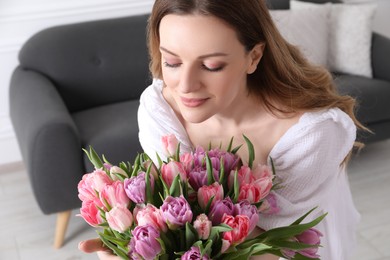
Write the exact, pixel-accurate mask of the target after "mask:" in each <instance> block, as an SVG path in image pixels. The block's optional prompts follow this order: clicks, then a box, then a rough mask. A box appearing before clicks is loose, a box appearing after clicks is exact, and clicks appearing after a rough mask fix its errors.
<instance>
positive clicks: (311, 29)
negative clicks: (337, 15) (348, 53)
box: [270, 5, 331, 67]
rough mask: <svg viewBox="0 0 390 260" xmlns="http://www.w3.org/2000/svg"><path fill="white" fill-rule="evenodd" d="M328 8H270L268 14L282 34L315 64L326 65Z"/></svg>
mask: <svg viewBox="0 0 390 260" xmlns="http://www.w3.org/2000/svg"><path fill="white" fill-rule="evenodd" d="M330 9H331V7H330V5H328V8H314V9H312V10H311V9H299V10H271V11H270V14H271V16H272V19H273V21H274V22H275V24H276V27H277V28H278V30H279V31H280V33H281V34H282V36H283V37H284V38H285V39H286V40H287V41H288V42H289V43H291V44H293V45H295V46H297V47H298V48H299V49H300V50H301V51H302V52H303V54H304V55H305V57H306V58H307V59H308V60H309V61H311V62H312V63H314V64H316V65H322V66H324V67H326V66H327V60H328V38H329V37H328V35H329V26H328V16H329V13H330Z"/></svg>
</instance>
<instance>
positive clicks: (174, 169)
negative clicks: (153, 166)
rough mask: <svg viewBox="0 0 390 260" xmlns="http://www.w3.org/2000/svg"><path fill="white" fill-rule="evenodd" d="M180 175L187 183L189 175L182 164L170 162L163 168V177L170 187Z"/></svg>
mask: <svg viewBox="0 0 390 260" xmlns="http://www.w3.org/2000/svg"><path fill="white" fill-rule="evenodd" d="M177 175H180V179H181V180H182V181H186V179H187V173H186V171H185V169H184V167H183V165H182V164H181V163H180V162H176V161H170V162H169V163H167V164H163V165H162V166H161V177H162V179H163V180H164V182H165V183H166V184H167V186H168V187H171V185H172V182H173V180H174V179H175V178H176V176H177Z"/></svg>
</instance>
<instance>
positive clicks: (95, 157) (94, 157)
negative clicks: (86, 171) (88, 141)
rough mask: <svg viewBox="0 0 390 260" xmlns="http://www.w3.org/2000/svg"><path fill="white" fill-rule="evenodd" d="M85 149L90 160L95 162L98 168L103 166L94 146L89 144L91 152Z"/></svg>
mask: <svg viewBox="0 0 390 260" xmlns="http://www.w3.org/2000/svg"><path fill="white" fill-rule="evenodd" d="M83 151H84V152H85V153H86V154H87V156H88V159H89V161H90V162H91V163H92V164H93V166H95V168H96V169H100V168H102V167H103V162H102V160H101V159H100V157H99V155H98V154H97V153H96V151H95V150H94V149H93V147H92V146H89V152H88V151H87V150H85V149H83Z"/></svg>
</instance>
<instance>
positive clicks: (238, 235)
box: [222, 215, 249, 244]
mask: <svg viewBox="0 0 390 260" xmlns="http://www.w3.org/2000/svg"><path fill="white" fill-rule="evenodd" d="M222 223H224V224H226V225H228V226H230V227H231V228H232V230H231V231H227V232H224V233H223V235H222V238H223V239H225V240H227V241H229V243H230V244H239V243H241V242H243V241H244V240H245V238H246V237H247V236H248V234H249V218H248V216H244V215H237V216H235V217H233V216H231V215H224V216H223V218H222Z"/></svg>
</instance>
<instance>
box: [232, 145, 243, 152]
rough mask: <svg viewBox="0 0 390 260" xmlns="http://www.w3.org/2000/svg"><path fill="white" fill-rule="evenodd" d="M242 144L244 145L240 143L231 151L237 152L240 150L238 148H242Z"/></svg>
mask: <svg viewBox="0 0 390 260" xmlns="http://www.w3.org/2000/svg"><path fill="white" fill-rule="evenodd" d="M241 146H242V144H240V145H239V146H237V147H236V148H234V149H233V150H232V151H231V153H232V154H236V153H237V152H238V150H240V148H241Z"/></svg>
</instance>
